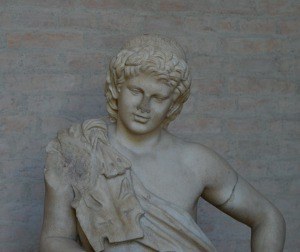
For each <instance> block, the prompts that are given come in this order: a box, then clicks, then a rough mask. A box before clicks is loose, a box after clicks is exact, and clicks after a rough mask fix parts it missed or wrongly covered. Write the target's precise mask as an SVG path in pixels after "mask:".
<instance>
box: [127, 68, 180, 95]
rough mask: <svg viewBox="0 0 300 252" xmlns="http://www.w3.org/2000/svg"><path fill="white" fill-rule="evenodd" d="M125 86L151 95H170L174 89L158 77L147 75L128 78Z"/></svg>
mask: <svg viewBox="0 0 300 252" xmlns="http://www.w3.org/2000/svg"><path fill="white" fill-rule="evenodd" d="M126 83H127V86H130V87H136V88H140V89H142V90H143V91H148V92H151V93H155V92H156V93H164V94H169V93H171V92H172V91H173V90H174V88H173V87H172V86H171V85H170V84H168V81H167V80H166V79H165V78H163V77H159V76H153V75H150V74H149V75H148V74H143V73H141V74H139V75H137V76H134V77H131V78H129V79H128V80H127V81H126Z"/></svg>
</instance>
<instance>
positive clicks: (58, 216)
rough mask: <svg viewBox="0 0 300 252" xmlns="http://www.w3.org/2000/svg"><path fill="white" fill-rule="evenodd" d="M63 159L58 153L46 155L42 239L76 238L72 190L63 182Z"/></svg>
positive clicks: (53, 152) (52, 152)
mask: <svg viewBox="0 0 300 252" xmlns="http://www.w3.org/2000/svg"><path fill="white" fill-rule="evenodd" d="M64 162H65V161H64V158H63V156H62V155H61V154H60V152H59V151H51V152H49V153H48V155H47V160H46V169H45V204H44V222H43V227H42V239H44V238H49V237H61V238H69V239H75V238H76V235H77V233H76V218H75V213H74V209H72V207H71V202H72V200H73V197H74V196H73V190H72V188H71V186H70V185H69V184H68V183H66V181H64V177H63V176H62V172H61V171H62V169H63V165H64Z"/></svg>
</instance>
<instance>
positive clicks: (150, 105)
mask: <svg viewBox="0 0 300 252" xmlns="http://www.w3.org/2000/svg"><path fill="white" fill-rule="evenodd" d="M105 90H106V97H107V109H108V112H109V114H110V117H111V118H112V119H113V121H114V123H109V124H106V123H105V122H104V121H103V120H88V121H86V122H84V123H83V124H81V125H79V124H78V125H74V126H72V127H71V128H69V129H67V130H64V131H62V132H60V133H59V134H58V136H57V138H56V139H55V140H53V141H52V142H51V143H50V144H49V145H48V147H47V151H48V158H47V163H46V172H45V179H46V199H45V216H44V225H43V230H42V239H41V250H42V251H103V250H104V251H214V250H215V249H214V247H213V245H212V244H211V242H210V241H209V240H208V238H207V237H206V236H205V235H204V234H203V232H202V231H201V229H200V228H199V227H198V226H197V224H196V223H195V221H194V220H193V218H194V216H195V215H194V214H195V203H196V201H197V199H198V198H199V197H200V196H202V197H203V198H204V199H205V200H207V201H208V202H210V203H211V204H213V205H215V206H216V207H218V208H219V209H220V210H222V211H224V212H225V213H227V214H229V215H231V216H232V217H233V218H235V219H237V220H239V221H241V222H243V223H245V224H247V225H248V226H249V227H251V229H252V250H253V251H282V249H283V243H284V234H285V225H284V220H283V218H282V216H281V214H280V213H279V211H278V210H277V209H276V208H275V207H274V206H273V205H272V204H271V203H269V202H268V201H267V200H266V199H265V198H264V197H263V196H262V195H260V194H259V193H258V192H257V191H256V190H255V189H254V188H253V187H252V186H250V185H249V184H248V183H247V182H246V181H245V180H244V179H243V178H241V177H240V176H239V175H238V174H237V173H236V172H235V171H234V170H233V169H232V168H231V167H230V166H229V165H228V164H227V163H226V162H225V161H224V160H223V159H222V158H221V157H219V156H218V155H217V154H216V153H214V152H213V151H211V150H209V149H207V148H206V147H204V146H202V145H200V144H195V143H189V142H185V141H183V140H181V139H179V138H177V137H176V136H173V135H171V134H170V133H168V132H167V130H166V128H167V126H168V124H169V123H170V122H171V121H172V120H174V119H175V118H176V116H177V115H178V114H179V113H180V111H181V108H182V106H183V103H184V102H185V101H186V100H187V98H188V96H189V92H190V74H189V70H188V67H187V64H186V59H185V54H184V51H183V50H182V48H181V47H180V46H179V45H178V44H177V43H176V42H175V41H173V40H170V39H166V38H162V37H160V36H149V35H148V36H141V37H138V38H135V39H133V40H131V41H130V42H128V43H127V44H126V45H125V47H124V48H123V49H122V51H121V52H120V53H119V54H118V55H117V56H116V57H115V58H113V59H112V61H111V63H110V69H109V74H108V76H107V82H106V88H105ZM78 237H79V240H78Z"/></svg>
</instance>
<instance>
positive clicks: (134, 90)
mask: <svg viewBox="0 0 300 252" xmlns="http://www.w3.org/2000/svg"><path fill="white" fill-rule="evenodd" d="M128 89H129V91H130V92H131V93H132V94H134V95H137V94H140V93H142V91H141V90H140V89H138V88H134V87H129V88H128Z"/></svg>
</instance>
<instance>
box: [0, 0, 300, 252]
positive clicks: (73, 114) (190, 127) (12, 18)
mask: <svg viewBox="0 0 300 252" xmlns="http://www.w3.org/2000/svg"><path fill="white" fill-rule="evenodd" d="M0 24H1V26H0V88H1V93H0V97H1V105H0V113H1V117H0V134H1V141H0V155H1V159H0V178H1V179H0V192H1V197H0V206H1V207H0V211H1V212H0V251H1V252H2V251H5V252H8V251H11V252H12V251H37V250H38V239H39V233H40V228H41V222H42V215H43V198H44V182H43V166H44V162H45V150H44V148H45V145H46V144H47V142H48V141H49V140H50V139H52V138H53V137H54V136H55V134H56V132H57V131H58V130H59V129H62V128H65V127H67V126H69V125H71V124H72V123H75V122H81V121H83V120H84V119H87V118H95V117H97V116H99V115H100V114H102V115H105V114H106V111H105V100H104V98H103V90H102V89H103V86H102V84H103V83H104V80H105V73H106V70H107V65H108V62H109V59H110V57H111V56H113V55H114V54H115V53H116V52H117V51H118V50H119V49H120V46H121V45H122V44H123V42H124V41H125V40H127V38H129V37H131V36H132V35H138V34H142V33H160V34H165V35H168V36H170V37H174V38H176V39H177V40H178V41H179V42H180V43H181V44H182V45H184V46H185V47H186V48H188V49H189V54H188V56H189V63H190V65H191V68H192V73H193V87H192V95H191V97H190V99H189V101H188V102H187V104H186V106H185V107H184V109H183V112H182V114H181V115H180V117H179V118H178V120H177V121H176V122H175V123H173V124H172V125H171V126H170V130H171V131H172V132H176V134H177V135H180V136H182V137H185V138H186V139H190V140H193V141H197V142H202V143H204V144H206V145H207V146H211V147H212V148H213V149H215V150H216V151H217V152H218V153H220V154H221V155H222V156H223V157H225V159H227V160H228V161H229V162H230V163H231V164H232V166H233V167H234V168H235V169H236V170H237V171H238V172H239V173H240V174H241V175H242V176H244V177H245V178H246V179H247V180H248V181H249V182H251V183H252V184H253V185H254V186H255V187H256V188H257V189H258V190H260V191H261V192H262V193H263V194H264V195H266V196H267V197H268V198H269V199H270V200H271V201H272V202H274V204H275V205H276V206H277V207H278V208H279V209H280V210H281V211H282V212H283V214H284V216H285V219H286V221H287V242H286V249H285V251H297V249H299V247H300V242H299V237H298V235H299V232H300V221H299V211H300V209H299V203H300V201H299V178H300V176H299V149H300V145H299V133H300V126H299V115H300V111H299V108H300V99H299V90H300V89H299V81H300V75H299V72H300V67H299V66H300V64H299V63H300V62H299V58H300V56H299V49H300V46H299V45H300V39H299V35H300V34H299V33H300V2H299V1H298V0H276V1H275V0H274V1H273V0H227V1H221V0H216V1H210V0H207V1H204V0H173V1H171V0H162V1H158V0H157V1H154V0H145V1H141V0H140V1H138V0H124V1H122V0H102V1H100V0H99V1H97V0H52V1H50V0H40V1H39V0H27V1H22V0H13V1H10V0H0ZM177 131H178V132H177ZM199 221H200V223H201V226H202V228H203V230H204V231H205V232H206V233H207V235H208V236H209V237H210V238H211V240H212V241H213V242H214V244H215V245H216V247H217V248H218V249H219V251H250V248H249V234H250V233H249V229H248V228H247V227H245V226H244V225H242V224H239V223H237V222H236V221H234V220H232V219H230V218H229V217H227V216H225V215H224V214H222V213H221V212H219V211H218V210H216V209H215V208H213V207H212V206H209V205H208V204H206V203H205V202H202V201H201V202H200V205H199Z"/></svg>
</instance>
